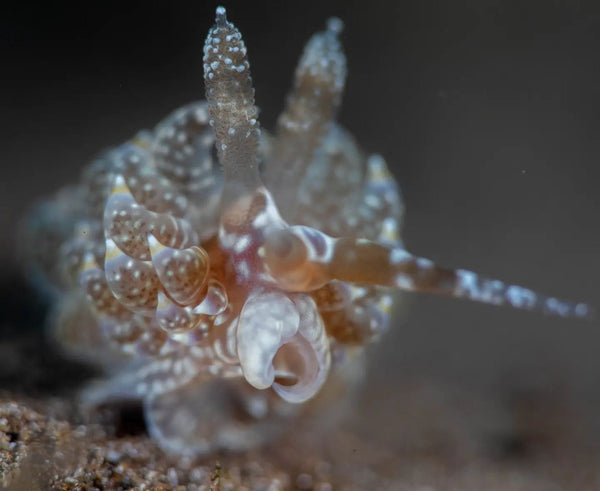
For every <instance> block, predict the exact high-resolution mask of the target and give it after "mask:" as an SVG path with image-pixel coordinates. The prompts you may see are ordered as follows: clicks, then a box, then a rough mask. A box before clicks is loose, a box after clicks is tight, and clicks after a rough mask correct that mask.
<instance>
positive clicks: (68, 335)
mask: <svg viewBox="0 0 600 491" xmlns="http://www.w3.org/2000/svg"><path fill="white" fill-rule="evenodd" d="M341 29H342V23H341V21H340V20H338V19H330V20H329V21H328V23H327V27H326V29H325V31H324V32H320V33H317V34H316V35H314V36H313V37H312V38H311V39H310V40H309V42H308V44H307V45H306V48H305V50H304V53H303V54H302V56H301V58H300V61H299V64H298V67H297V69H296V72H295V78H294V84H293V88H292V90H291V93H290V94H289V96H288V99H287V103H286V106H285V108H284V110H283V112H282V114H281V115H280V117H279V119H278V121H277V126H276V128H275V131H274V135H273V136H269V135H267V134H266V133H264V132H262V131H261V128H260V125H259V121H258V111H257V108H256V106H255V105H254V89H253V87H252V81H251V77H250V66H249V62H248V56H247V51H246V46H245V45H244V42H243V40H242V36H241V34H240V32H239V31H238V30H237V29H236V27H235V26H234V25H233V24H232V23H231V22H229V21H228V20H227V18H226V15H225V9H224V8H222V7H219V8H217V11H216V23H215V25H214V26H213V27H212V29H211V30H210V32H209V34H208V37H207V39H206V44H205V46H204V59H203V63H204V78H205V89H206V101H200V102H193V103H191V104H188V105H186V106H184V107H182V108H180V109H178V110H176V111H175V112H174V113H172V114H171V115H170V116H168V117H167V118H166V119H164V120H163V121H162V122H160V123H159V124H158V125H157V126H156V128H155V129H154V130H151V131H141V132H140V133H138V134H137V135H136V136H135V137H133V138H132V139H131V140H129V141H127V142H126V143H124V144H122V145H120V146H118V147H116V148H114V149H111V150H109V151H106V152H105V153H103V154H102V155H100V156H99V157H98V158H97V159H96V160H95V161H93V162H92V163H91V165H90V166H89V167H87V168H86V169H85V171H84V173H83V175H82V178H81V180H80V182H79V184H78V185H76V186H74V187H70V188H66V189H65V190H63V191H61V192H59V194H58V195H57V196H56V197H55V198H54V199H53V200H51V201H48V202H46V203H44V204H42V205H41V207H40V208H39V213H38V214H37V218H36V219H35V220H31V221H30V222H29V224H28V228H27V231H26V233H27V234H29V238H28V239H27V244H28V245H29V250H28V253H29V264H35V265H37V270H38V271H40V272H41V273H42V274H43V276H44V277H45V278H46V279H47V280H48V284H52V285H54V286H53V288H54V291H55V292H57V295H56V297H57V301H56V308H55V311H54V314H53V316H52V328H53V333H54V335H55V337H56V338H57V339H58V340H59V341H60V342H61V343H62V345H63V346H64V347H65V348H67V349H68V350H69V351H71V352H72V353H75V354H79V355H80V356H83V357H86V358H88V359H90V360H95V361H97V362H99V363H100V364H102V365H103V366H104V368H105V370H106V371H107V372H108V373H109V377H108V378H107V380H106V381H104V382H101V383H98V384H95V385H92V386H91V387H89V388H88V389H87V390H86V391H85V392H84V393H83V395H82V397H83V401H84V402H85V403H86V404H90V405H98V404H105V403H109V402H111V401H120V400H128V399H134V400H140V401H141V402H142V404H143V406H144V411H145V417H146V420H147V424H148V428H149V431H150V433H151V434H152V436H153V437H155V438H156V440H157V441H158V442H159V444H160V445H161V446H162V447H163V448H165V449H166V450H169V451H172V452H175V453H179V454H188V455H199V454H206V453H208V452H212V451H215V450H220V449H230V450H231V449H242V448H247V447H249V446H252V445H256V444H258V443H260V442H262V441H264V440H265V439H266V438H268V437H269V436H270V435H272V434H274V430H275V429H276V428H277V427H278V425H281V422H282V421H285V420H286V418H288V417H289V416H290V415H292V414H295V413H296V412H297V410H298V408H299V407H301V405H300V404H299V403H303V402H305V401H308V400H309V399H311V398H313V397H314V396H316V395H317V394H318V393H319V392H320V390H321V388H322V386H323V384H324V383H325V382H326V381H327V379H328V376H329V375H330V372H334V371H335V370H337V369H338V368H339V366H342V365H344V364H345V363H346V364H347V363H352V360H354V359H357V356H356V353H358V352H360V350H361V349H362V348H363V347H364V346H365V345H366V344H367V343H368V342H370V341H372V340H373V339H376V338H378V337H379V336H380V335H381V333H382V332H383V331H385V330H386V328H387V326H388V323H389V317H390V313H391V308H392V305H393V301H394V298H395V297H394V292H396V291H397V290H408V291H416V292H427V293H435V294H440V295H447V296H452V297H457V298H466V299H469V300H474V301H479V302H485V303H489V304H494V305H501V304H507V305H509V306H512V307H516V308H521V309H528V310H538V311H545V312H548V313H552V314H557V315H560V316H574V317H587V316H589V315H590V309H589V308H588V306H587V305H585V304H582V303H571V302H566V301H562V300H558V299H555V298H551V297H545V296H542V295H540V294H538V293H535V292H533V291H531V290H528V289H526V288H522V287H519V286H514V285H507V284H505V283H503V282H501V281H498V280H490V279H486V278H482V277H480V276H479V275H477V274H475V273H473V272H470V271H466V270H462V269H456V270H453V269H444V268H441V267H439V266H437V265H435V264H434V263H433V262H432V261H430V260H428V259H424V258H420V257H417V256H414V255H412V254H411V253H409V252H408V251H407V250H406V249H405V248H404V246H403V243H402V241H401V239H400V235H399V233H400V228H401V221H402V215H403V204H402V200H401V196H400V192H399V189H398V186H397V184H396V182H395V181H394V179H393V177H392V175H391V174H390V172H389V171H388V169H387V167H386V164H385V161H384V160H383V158H382V157H381V156H379V155H370V156H365V155H364V154H363V153H362V151H361V150H360V149H359V147H358V145H357V143H356V142H355V140H354V138H353V137H352V135H350V134H349V133H348V131H346V130H345V129H344V128H342V127H341V126H339V125H338V124H337V123H336V122H335V116H336V112H337V110H338V107H339V105H340V101H341V97H342V91H343V88H344V82H345V77H346V61H345V57H344V54H343V53H342V49H341V46H340V41H339V34H340V31H341ZM217 161H218V163H217Z"/></svg>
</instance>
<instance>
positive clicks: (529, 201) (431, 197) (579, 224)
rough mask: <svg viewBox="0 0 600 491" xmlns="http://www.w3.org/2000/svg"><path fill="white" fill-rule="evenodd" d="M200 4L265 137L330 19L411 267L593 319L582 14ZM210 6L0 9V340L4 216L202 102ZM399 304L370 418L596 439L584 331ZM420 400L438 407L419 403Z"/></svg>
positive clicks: (15, 298)
mask: <svg viewBox="0 0 600 491" xmlns="http://www.w3.org/2000/svg"><path fill="white" fill-rule="evenodd" d="M218 3H223V4H225V5H226V6H227V9H228V17H229V18H230V20H232V21H233V22H234V23H235V24H236V25H237V26H238V27H239V28H240V29H241V31H242V33H243V36H244V38H245V41H246V45H247V46H248V49H249V57H250V62H251V67H252V74H253V79H254V84H255V88H256V101H257V104H258V106H259V107H260V109H261V115H260V118H261V123H262V125H263V126H264V127H265V128H267V129H270V128H272V127H273V126H274V122H275V120H276V117H277V114H278V111H279V110H280V109H281V107H282V105H283V101H284V97H285V94H286V92H287V90H288V88H289V86H290V83H291V80H292V75H293V70H294V66H295V63H296V61H297V59H298V57H299V55H300V53H301V50H302V48H303V45H304V43H305V41H306V40H307V39H308V38H309V37H310V35H311V34H312V33H314V32H315V31H316V30H320V29H322V28H323V26H324V24H325V21H326V19H327V18H328V17H329V16H332V15H335V16H338V17H340V18H341V19H342V20H343V21H344V24H345V29H344V32H343V35H342V38H343V43H344V46H345V50H346V54H347V57H348V70H349V71H348V73H349V75H348V79H347V90H346V92H345V96H344V103H343V109H342V110H341V113H340V115H339V120H340V122H341V123H342V124H343V125H344V126H345V127H347V128H348V129H349V130H350V131H351V132H352V133H353V134H354V135H355V136H356V138H357V140H358V141H359V143H360V144H361V146H362V148H363V149H364V150H365V151H366V152H373V153H375V152H376V153H380V154H382V155H383V156H384V157H385V159H386V160H387V162H388V165H389V166H390V168H391V170H392V171H393V173H394V175H395V176H396V177H397V179H398V182H399V183H400V186H401V188H402V192H403V194H404V199H405V205H406V208H407V213H406V217H405V226H404V233H403V236H404V239H405V241H406V244H407V246H408V248H409V249H410V250H411V251H413V252H415V253H418V254H420V255H423V256H426V257H430V258H432V259H434V260H435V261H436V262H438V263H441V264H443V265H447V266H453V267H462V268H468V269H472V270H475V271H477V272H480V273H484V274H486V275H488V276H494V277H498V278H501V279H504V280H508V281H510V282H514V283H517V284H522V285H525V286H528V287H531V288H533V289H537V290H539V291H542V292H546V293H548V294H552V295H556V296H560V297H566V298H571V299H578V300H582V301H587V302H590V303H591V304H595V305H596V306H598V305H600V301H599V300H600V298H599V297H600V291H599V288H598V278H600V257H599V252H600V227H599V225H600V221H599V219H598V218H599V217H600V196H599V194H598V182H600V169H599V166H598V160H599V158H600V34H599V33H600V4H598V3H597V2H592V1H590V2H584V1H576V0H572V1H552V2H549V1H541V0H540V1H538V0H530V1H527V2H522V1H517V0H514V1H512V0H508V1H500V0H493V1H491V0H483V1H482V0H472V1H467V0H457V1H453V2H437V1H435V2H434V1H428V0H425V1H422V0H418V1H417V0H414V1H407V2H396V1H383V0H370V1H369V2H362V1H341V0H340V1H320V2H309V1H302V2H264V1H253V2H225V1H224V2H218ZM218 3H217V2H208V1H207V2H202V1H194V2H192V1H188V2H171V3H168V4H167V3H165V2H152V1H145V2H135V1H130V2H111V1H105V2H102V3H101V4H98V5H97V6H91V5H89V4H88V3H87V2H86V3H81V4H80V6H73V5H68V6H67V4H66V3H62V2H47V3H40V4H39V5H36V4H34V3H31V2H11V1H3V2H2V3H0V60H2V63H1V64H0V135H1V136H0V141H1V143H2V153H1V159H2V160H1V162H2V167H1V168H2V176H1V178H0V196H2V198H1V199H0V230H2V231H3V233H2V235H1V236H0V261H1V264H0V268H1V269H0V271H1V273H0V274H1V276H0V293H1V298H0V302H1V303H2V314H1V315H0V321H1V324H4V325H8V324H11V325H22V327H23V328H33V327H36V326H32V325H28V326H27V325H25V320H24V319H26V316H27V315H29V314H28V313H29V307H28V305H29V304H28V301H29V297H28V293H27V290H26V289H25V288H24V287H23V281H22V280H21V279H20V276H19V271H18V265H17V263H16V261H15V257H16V255H15V244H14V240H15V230H16V227H17V223H18V220H19V218H20V216H22V215H23V214H24V213H25V211H26V210H27V208H28V206H30V205H31V204H32V203H33V202H35V201H36V200H37V199H39V198H40V197H42V196H47V195H49V194H52V193H54V192H55V191H56V190H58V189H59V188H60V187H61V186H63V185H64V184H66V183H69V182H73V181H75V180H76V179H78V175H79V173H80V171H81V169H82V167H83V166H84V165H85V164H86V163H87V162H88V161H89V160H90V159H91V157H92V156H94V154H96V153H97V152H98V151H100V150H102V149H103V148H105V147H107V146H111V145H114V144H117V143H119V142H121V141H123V140H124V139H126V138H128V137H129V136H131V135H133V134H134V133H135V132H136V131H137V130H139V129H141V128H150V127H153V126H154V125H155V124H156V123H157V122H158V121H159V120H160V119H161V118H162V117H164V116H165V115H166V114H168V113H169V112H170V111H171V110H172V109H174V108H176V107H178V106H180V105H182V104H184V103H186V102H189V101H191V100H195V99H200V98H203V83H202V51H201V50H202V45H203V42H204V38H205V36H206V33H207V30H208V28H209V26H210V25H211V24H212V21H213V16H214V8H215V6H216V5H217V4H218ZM16 247H19V245H18V244H17V245H16ZM400 310H401V311H400V312H399V313H398V316H397V319H396V321H395V322H394V325H393V328H392V329H391V332H389V333H388V334H387V336H386V338H385V341H384V342H383V343H380V344H378V345H375V346H373V347H372V349H371V353H370V358H369V361H370V363H369V365H370V372H369V379H368V380H369V384H367V389H366V393H365V395H364V399H363V400H367V401H368V406H369V407H370V410H371V411H375V412H377V411H379V412H381V414H382V417H386V418H389V419H390V420H394V421H400V423H399V425H400V427H402V414H403V413H405V412H407V411H409V409H407V407H412V406H414V405H415V404H417V406H418V407H419V409H415V411H416V412H421V411H425V414H429V413H427V411H428V410H429V409H423V408H431V407H439V408H440V413H439V414H441V415H447V414H448V411H450V412H452V411H455V413H456V414H455V415H454V416H452V418H455V419H452V418H451V420H450V422H449V423H448V424H447V426H448V427H453V426H454V425H455V423H456V425H458V426H460V424H464V425H465V427H468V428H471V427H472V426H473V425H476V424H479V423H476V422H477V421H479V420H484V422H483V423H482V426H481V427H482V428H484V427H485V428H486V429H484V430H481V431H482V433H481V434H485V435H487V434H488V433H489V434H492V433H493V434H496V433H497V432H501V431H504V430H503V428H506V425H507V423H506V418H508V420H509V423H508V426H511V427H512V428H513V430H514V427H515V424H516V423H515V417H516V418H517V419H518V418H519V416H515V414H516V413H518V414H520V412H521V409H522V408H523V407H525V408H526V409H527V411H529V413H527V414H529V416H527V417H533V418H534V419H535V418H537V417H544V415H545V414H551V415H554V413H557V414H558V413H560V414H563V412H562V411H564V412H565V414H569V415H571V416H572V415H574V414H577V415H578V416H577V417H575V418H574V420H576V424H575V423H573V424H574V425H575V426H577V427H579V426H582V425H583V426H585V427H586V428H587V429H586V430H585V431H588V432H589V430H594V431H596V433H594V431H591V432H589V434H590V435H596V436H594V437H592V440H594V439H595V441H597V442H600V413H599V410H600V356H598V350H599V349H600V323H599V322H593V323H586V322H578V321H573V320H562V319H557V318H551V317H545V316H542V315H535V314H529V313H524V312H517V311H512V310H510V309H508V308H494V307H489V306H482V305H474V304H469V303H466V302H461V301H453V300H448V299H440V298H432V297H426V296H420V295H407V296H405V302H404V303H403V305H402V308H401V309H400ZM0 363H1V362H0ZM430 388H431V391H433V392H429V390H430ZM438 392H439V393H442V394H452V395H451V396H448V397H446V396H443V397H442V398H441V399H440V398H438V397H437V396H436V397H431V396H430V395H426V394H430V393H438ZM453 397H456V399H457V400H458V401H460V404H464V402H465V400H468V401H482V402H481V404H482V407H485V408H487V409H477V408H476V407H475V406H473V407H469V408H468V409H464V408H462V406H461V405H460V404H459V403H458V402H448V401H449V400H450V399H452V398H453ZM440 400H442V401H443V402H440ZM415 401H417V402H415ZM418 401H421V402H422V405H421V406H419V402H418ZM446 404H449V405H450V406H449V407H450V409H448V407H447V406H445V405H446ZM436 405H437V406H436ZM461 408H462V409H461ZM490 408H491V409H490ZM447 409H448V410H447ZM365 411H366V409H365ZM515 411H516V413H515ZM365 414H367V413H365ZM453 414H454V413H453ZM491 414H494V415H496V416H490V415H491ZM477 415H479V416H477ZM437 417H438V416H433V415H432V417H431V419H435V418H437ZM560 417H562V416H560ZM560 417H559V419H560ZM486 418H488V419H487V420H486ZM552 418H554V419H551V421H553V423H549V426H548V428H551V429H550V430H549V431H550V433H552V431H554V430H556V431H559V430H558V426H560V425H557V424H555V423H556V417H555V416H552ZM565 418H566V417H565ZM374 419H377V418H374ZM377 420H378V421H379V422H381V421H383V420H382V419H377ZM561 421H562V423H564V421H563V420H561ZM562 423H561V424H562ZM565 424H566V423H565ZM382 426H384V427H385V428H384V431H385V432H387V433H388V436H389V431H390V430H389V428H388V427H387V425H381V424H379V425H373V427H372V431H373V432H375V433H376V432H377V431H378V429H377V428H380V430H381V428H382ZM488 426H491V429H488ZM525 426H526V427H527V428H530V426H531V425H528V424H526V425H525ZM567 426H568V425H567ZM575 426H573V428H575ZM478 428H479V427H477V428H476V429H475V430H474V432H475V433H476V434H477V435H479V433H478V432H479V429H478ZM467 431H471V430H470V429H468V430H467ZM565 431H566V433H570V432H571V431H575V430H572V429H571V427H570V426H568V428H567V429H566V430H565ZM393 435H396V436H397V434H394V433H392V436H391V437H390V438H394V436H393ZM477 438H479V436H476V439H477ZM508 440H509V443H508V444H507V445H509V446H510V444H511V442H512V440H510V438H508ZM515 444H517V445H518V444H520V443H519V441H517V443H515Z"/></svg>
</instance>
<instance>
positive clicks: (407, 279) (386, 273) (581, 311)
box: [261, 226, 593, 318]
mask: <svg viewBox="0 0 600 491" xmlns="http://www.w3.org/2000/svg"><path fill="white" fill-rule="evenodd" d="M261 253H262V256H263V258H264V260H265V263H266V265H267V268H268V270H269V271H270V273H271V274H272V275H273V277H274V278H275V280H276V281H277V282H278V283H279V285H280V286H281V288H283V289H286V290H288V291H300V292H308V291H313V290H316V289H317V288H321V287H322V286H324V285H325V284H327V283H329V282H330V281H333V280H341V281H345V282H349V283H357V284H364V285H378V286H385V287H391V288H397V289H400V290H406V291H413V292H422V293H430V294H434V295H441V296H448V297H455V298H465V299H468V300H471V301H474V302H482V303H487V304H492V305H509V306H511V307H513V308H516V309H523V310H534V311H540V312H543V313H547V314H552V315H558V316H561V317H580V318H592V317H593V312H592V308H591V307H590V306H588V305H586V304H585V303H580V302H570V301H568V300H562V299H558V298H554V297H549V296H546V295H543V294H541V293H537V292H535V291H533V290H530V289H528V288H524V287H521V286H517V285H510V284H507V283H504V282H503V281H500V280H497V279H491V278H486V277H483V276H480V275H479V274H477V273H474V272H472V271H468V270H464V269H447V268H443V267H441V266H438V265H437V264H435V263H434V262H433V261H431V260H429V259H426V258H422V257H418V256H415V255H413V254H411V253H409V252H408V251H406V250H405V249H403V248H402V247H391V246H388V245H384V244H380V243H377V242H372V241H369V240H365V239H354V238H333V237H330V236H328V235H326V234H324V233H322V232H320V231H318V230H315V229H312V228H309V227H303V226H294V227H289V228H287V229H283V230H278V231H276V232H274V233H273V234H271V235H269V236H267V239H266V241H265V244H264V246H263V248H262V251H261Z"/></svg>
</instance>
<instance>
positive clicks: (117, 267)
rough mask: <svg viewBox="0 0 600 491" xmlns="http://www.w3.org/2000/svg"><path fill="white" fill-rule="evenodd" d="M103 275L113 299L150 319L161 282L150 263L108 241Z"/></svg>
mask: <svg viewBox="0 0 600 491" xmlns="http://www.w3.org/2000/svg"><path fill="white" fill-rule="evenodd" d="M104 274H105V276H106V282H107V284H108V287H109V288H110V290H111V291H112V293H113V295H114V296H115V297H116V298H117V299H118V300H119V302H121V303H122V304H123V305H124V306H125V307H127V308H128V309H130V310H132V311H134V312H138V313H141V314H148V315H150V314H152V313H153V312H154V311H155V309H156V305H157V298H158V292H159V290H160V282H159V280H158V276H157V275H156V272H155V271H154V267H153V265H152V263H151V262H150V261H141V260H139V259H135V258H133V257H130V256H128V255H127V254H124V253H123V252H122V251H121V250H119V248H118V247H117V245H116V244H115V243H114V242H113V241H112V240H111V239H106V258H105V260H104Z"/></svg>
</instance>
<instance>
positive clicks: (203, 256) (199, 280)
mask: <svg viewBox="0 0 600 491" xmlns="http://www.w3.org/2000/svg"><path fill="white" fill-rule="evenodd" d="M148 242H149V245H150V252H151V255H152V265H153V267H154V270H155V271H156V274H157V276H158V278H159V280H160V282H161V284H162V287H163V288H164V289H165V291H166V293H167V294H168V295H169V297H171V298H172V299H173V300H174V301H175V302H177V303H178V304H180V305H192V304H194V305H195V304H196V303H198V302H199V301H200V300H201V298H200V295H201V294H202V293H203V291H204V290H205V289H206V285H207V282H208V273H209V269H210V266H209V258H208V254H207V253H206V251H204V249H202V248H200V247H190V248H181V249H176V248H173V247H167V246H164V245H163V244H161V243H160V242H159V241H158V240H156V239H155V238H154V236H153V235H149V236H148Z"/></svg>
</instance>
